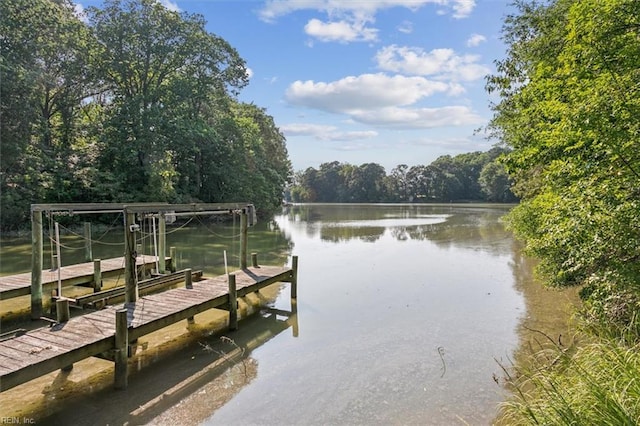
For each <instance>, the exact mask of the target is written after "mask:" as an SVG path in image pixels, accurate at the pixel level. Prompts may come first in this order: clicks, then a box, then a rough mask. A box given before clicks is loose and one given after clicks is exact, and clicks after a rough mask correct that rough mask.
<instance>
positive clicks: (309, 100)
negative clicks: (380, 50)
mask: <svg viewBox="0 0 640 426" xmlns="http://www.w3.org/2000/svg"><path fill="white" fill-rule="evenodd" d="M461 90H464V89H463V88H462V87H461V86H460V85H459V84H448V83H445V82H442V81H433V80H428V79H426V78H424V77H419V76H413V77H405V76H401V75H395V76H388V75H386V74H382V73H379V74H363V75H360V76H357V77H353V76H350V77H346V78H343V79H341V80H337V81H333V82H329V83H324V82H314V81H296V82H294V83H292V84H291V85H290V86H289V88H288V89H287V92H286V99H287V101H288V102H290V103H291V104H293V105H298V106H304V107H308V108H313V109H318V110H322V111H327V112H331V113H335V114H346V115H347V116H348V117H349V118H351V119H352V120H354V121H356V122H360V123H365V124H369V125H376V126H382V127H402V128H431V127H440V126H461V125H470V124H474V125H475V124H479V123H482V122H484V120H483V119H481V118H480V117H479V116H478V115H477V114H475V113H474V112H473V111H472V110H471V109H470V108H468V107H466V106H446V107H442V108H417V107H411V106H412V105H414V104H416V103H417V102H419V101H421V100H423V99H425V98H428V97H430V96H432V95H435V94H438V93H444V94H451V93H452V92H453V93H459V92H460V91H461Z"/></svg>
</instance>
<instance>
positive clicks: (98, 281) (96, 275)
mask: <svg viewBox="0 0 640 426" xmlns="http://www.w3.org/2000/svg"><path fill="white" fill-rule="evenodd" d="M100 290H102V260H101V259H93V291H100Z"/></svg>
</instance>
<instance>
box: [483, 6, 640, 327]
mask: <svg viewBox="0 0 640 426" xmlns="http://www.w3.org/2000/svg"><path fill="white" fill-rule="evenodd" d="M518 12H519V13H518V14H517V15H513V16H510V17H509V18H508V19H507V20H506V23H505V28H504V39H505V41H506V42H507V45H508V47H509V49H508V55H507V58H506V59H505V60H503V61H500V62H498V64H497V65H498V67H497V69H498V74H496V75H495V76H493V77H491V78H490V79H489V80H488V85H487V87H488V89H489V91H492V92H497V93H498V94H499V95H500V97H501V101H500V102H499V103H498V104H496V105H494V111H495V115H494V118H493V121H492V123H491V124H492V126H491V127H492V129H493V130H494V132H495V133H494V134H495V135H496V136H498V137H500V138H501V139H502V140H503V141H504V142H505V143H506V144H507V145H508V146H509V147H510V148H512V149H513V150H512V151H511V152H510V153H509V154H507V156H506V157H505V164H506V166H507V170H508V172H509V173H510V176H511V177H512V178H513V179H514V181H515V187H514V190H515V192H516V194H517V195H518V196H520V197H521V198H522V203H521V204H520V205H519V206H518V207H517V208H516V209H514V210H513V213H512V214H511V216H510V225H511V227H512V228H513V229H514V231H515V232H516V234H517V235H518V236H519V237H521V238H522V239H523V240H525V241H526V243H527V248H528V250H529V252H530V253H531V254H533V255H535V256H537V257H539V258H540V259H541V262H540V267H539V268H538V271H539V272H540V273H541V274H542V275H543V276H544V277H545V278H546V279H547V280H548V282H550V283H551V284H552V285H560V286H562V285H575V284H587V287H586V288H585V290H584V291H583V293H582V294H583V296H584V297H585V301H586V305H587V307H589V311H588V314H589V315H590V316H592V317H593V318H597V319H599V320H604V321H606V322H607V323H608V324H609V325H610V326H611V327H612V328H616V327H619V328H620V329H626V328H627V327H628V325H629V324H630V322H631V321H632V318H633V317H634V316H635V314H636V312H637V311H638V309H639V308H640V303H638V300H639V292H638V290H637V282H638V281H639V280H640V263H639V262H638V258H639V257H640V255H639V253H640V228H638V227H637V225H636V224H637V223H638V220H639V219H640V205H639V203H640V202H639V201H638V200H639V197H638V195H640V191H638V183H639V182H640V149H638V135H639V134H640V120H639V119H638V117H640V115H639V114H638V113H639V112H640V93H639V92H640V74H639V73H638V64H639V63H640V3H639V2H637V1H634V0H581V1H577V0H556V1H553V2H550V3H548V4H538V3H536V2H529V1H527V2H525V1H521V2H518Z"/></svg>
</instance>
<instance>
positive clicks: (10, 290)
mask: <svg viewBox="0 0 640 426" xmlns="http://www.w3.org/2000/svg"><path fill="white" fill-rule="evenodd" d="M166 259H167V261H170V258H169V257H167V258H166ZM156 261H157V257H156V256H147V255H145V256H138V257H137V258H136V266H137V267H144V268H145V270H150V269H153V267H154V266H155V264H156ZM124 267H125V259H124V257H116V258H113V259H105V260H102V261H100V272H101V275H102V277H103V278H108V277H114V276H118V274H122V273H124ZM94 272H95V263H94V262H87V263H78V264H75V265H69V266H63V267H62V268H60V279H61V282H62V286H63V287H68V286H73V285H81V284H90V283H93V282H94ZM123 280H124V279H123ZM42 286H43V291H46V292H51V290H53V289H55V288H57V286H58V270H57V269H53V270H49V269H46V270H43V271H42ZM28 294H31V272H27V273H24V274H17V275H7V276H4V277H0V300H6V299H11V298H14V297H19V296H26V295H28Z"/></svg>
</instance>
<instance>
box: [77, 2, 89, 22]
mask: <svg viewBox="0 0 640 426" xmlns="http://www.w3.org/2000/svg"><path fill="white" fill-rule="evenodd" d="M73 13H74V14H75V15H76V17H77V18H78V19H80V20H81V21H82V22H84V23H89V18H88V17H87V12H86V11H85V10H84V6H83V5H81V4H80V3H74V4H73Z"/></svg>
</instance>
